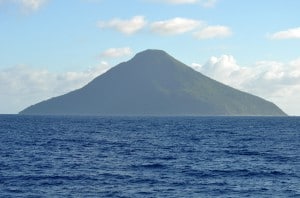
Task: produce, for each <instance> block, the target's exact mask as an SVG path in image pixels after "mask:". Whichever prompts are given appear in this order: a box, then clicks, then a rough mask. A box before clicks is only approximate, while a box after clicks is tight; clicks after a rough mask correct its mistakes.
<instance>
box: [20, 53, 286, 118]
mask: <svg viewBox="0 0 300 198" xmlns="http://www.w3.org/2000/svg"><path fill="white" fill-rule="evenodd" d="M20 113H21V114H54V115H56V114H60V115H62V114H65V115H73V114H74V115H76V114H83V115H264V116H268V115H271V116H281V115H285V113H284V112H283V111H282V110H280V109H279V108H278V107H277V106H276V105H274V104H273V103H271V102H268V101H266V100H264V99H262V98H259V97H257V96H253V95H251V94H248V93H245V92H242V91H239V90H236V89H233V88H231V87H229V86H226V85H224V84H221V83H219V82H217V81H215V80H212V79H210V78H208V77H206V76H204V75H202V74H201V73H199V72H196V71H194V70H193V69H191V68H190V67H188V66H186V65H185V64H183V63H181V62H179V61H178V60H176V59H174V58H173V57H171V56H170V55H168V54H167V53H166V52H164V51H161V50H146V51H143V52H141V53H138V54H137V55H136V56H135V57H134V58H133V59H131V60H130V61H128V62H124V63H121V64H119V65H117V66H116V67H114V68H112V69H110V70H109V71H108V72H106V73H105V74H103V75H101V76H99V77H97V78H95V79H94V80H93V81H91V82H90V83H89V84H87V85H86V86H84V87H83V88H81V89H78V90H75V91H73V92H70V93H68V94H65V95H62V96H59V97H55V98H52V99H49V100H46V101H43V102H41V103H38V104H35V105H33V106H31V107H28V108H26V109H25V110H23V111H21V112H20Z"/></svg>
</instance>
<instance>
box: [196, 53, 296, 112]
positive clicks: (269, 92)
mask: <svg viewBox="0 0 300 198" xmlns="http://www.w3.org/2000/svg"><path fill="white" fill-rule="evenodd" d="M191 67H193V68H194V69H195V70H197V71H199V72H201V73H203V74H205V75H207V76H209V77H211V78H213V79H216V80H218V81H220V82H223V83H225V84H227V85H230V86H233V87H235V88H238V89H241V90H244V91H247V92H250V93H253V94H256V95H258V96H261V97H264V98H266V99H268V100H271V101H273V102H275V103H276V104H278V105H279V106H280V107H282V108H283V110H285V111H287V112H288V113H290V114H296V113H297V112H299V111H300V106H299V105H298V103H299V100H300V59H296V60H293V61H290V62H287V63H282V62H276V61H259V62H257V63H255V64H253V65H252V66H251V67H245V66H240V65H239V64H238V63H237V62H236V60H235V59H234V57H233V56H231V55H222V56H220V57H211V58H210V59H209V60H208V61H207V62H206V63H205V64H204V65H201V64H197V63H194V64H192V65H191Z"/></svg>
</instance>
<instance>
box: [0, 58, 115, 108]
mask: <svg viewBox="0 0 300 198" xmlns="http://www.w3.org/2000/svg"><path fill="white" fill-rule="evenodd" d="M109 68H110V65H109V64H108V63H106V62H101V63H100V64H99V65H98V66H96V67H93V68H90V69H87V70H85V71H71V72H63V73H57V72H52V71H49V70H47V69H36V68H32V67H28V66H15V67H10V68H7V69H3V70H0V98H1V103H2V104H5V105H0V112H1V113H16V112H18V111H21V110H22V109H23V108H25V107H27V106H29V105H32V104H35V103H37V102H40V101H42V100H45V99H48V98H50V97H54V96H58V95H61V94H65V93H67V92H69V91H72V90H75V89H78V88H80V87H82V86H84V85H85V84H87V83H88V82H89V81H91V80H92V79H94V78H95V77H97V76H98V75H100V74H102V73H104V72H105V71H107V70H108V69H109Z"/></svg>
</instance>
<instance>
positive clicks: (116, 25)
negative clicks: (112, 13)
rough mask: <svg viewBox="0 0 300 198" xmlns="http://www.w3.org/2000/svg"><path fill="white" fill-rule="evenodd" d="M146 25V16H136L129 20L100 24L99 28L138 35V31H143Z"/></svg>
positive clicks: (114, 20)
mask: <svg viewBox="0 0 300 198" xmlns="http://www.w3.org/2000/svg"><path fill="white" fill-rule="evenodd" d="M146 24H147V22H146V21H145V19H144V16H134V17H133V18H132V19H129V20H122V19H118V18H116V19H112V20H110V21H99V22H98V26H99V27H100V28H111V29H114V30H117V31H119V32H122V33H124V34H127V35H130V34H134V33H136V32H137V31H139V30H141V29H142V28H143V27H144V26H145V25H146Z"/></svg>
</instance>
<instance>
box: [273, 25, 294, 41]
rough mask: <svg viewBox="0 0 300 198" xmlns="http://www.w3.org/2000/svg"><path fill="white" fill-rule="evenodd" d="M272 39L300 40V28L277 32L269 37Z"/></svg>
mask: <svg viewBox="0 0 300 198" xmlns="http://www.w3.org/2000/svg"><path fill="white" fill-rule="evenodd" d="M269 38H270V39H300V27H298V28H294V29H288V30H284V31H280V32H276V33H274V34H272V35H270V36H269Z"/></svg>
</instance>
